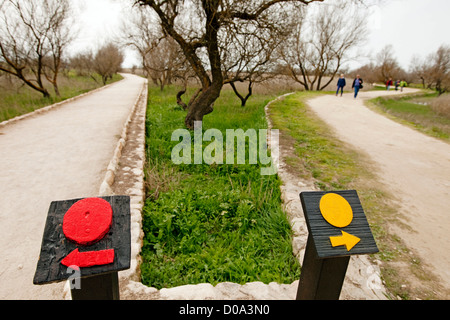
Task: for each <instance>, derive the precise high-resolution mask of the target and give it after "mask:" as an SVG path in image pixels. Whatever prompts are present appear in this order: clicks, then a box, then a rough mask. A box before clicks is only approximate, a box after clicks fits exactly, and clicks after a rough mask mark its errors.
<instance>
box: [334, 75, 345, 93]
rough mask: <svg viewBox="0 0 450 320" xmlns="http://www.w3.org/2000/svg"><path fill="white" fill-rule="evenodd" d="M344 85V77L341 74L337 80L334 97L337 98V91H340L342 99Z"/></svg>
mask: <svg viewBox="0 0 450 320" xmlns="http://www.w3.org/2000/svg"><path fill="white" fill-rule="evenodd" d="M346 85H347V83H346V82H345V77H344V75H343V74H341V77H340V78H339V80H338V82H337V91H336V97H337V96H338V93H339V90H341V97H342V94H343V93H344V87H345V86H346Z"/></svg>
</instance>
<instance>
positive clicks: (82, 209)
mask: <svg viewBox="0 0 450 320" xmlns="http://www.w3.org/2000/svg"><path fill="white" fill-rule="evenodd" d="M111 224H112V208H111V205H110V204H109V202H108V201H106V200H103V199H100V198H86V199H82V200H79V201H77V202H75V203H74V204H73V205H72V206H71V207H70V208H69V210H67V212H66V214H65V215H64V219H63V232H64V235H65V236H66V238H67V239H69V240H71V241H73V242H75V243H78V244H81V245H91V244H93V243H95V242H97V241H99V240H100V239H102V238H103V237H104V236H105V234H106V233H107V232H108V231H109V229H110V228H111Z"/></svg>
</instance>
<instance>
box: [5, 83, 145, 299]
mask: <svg viewBox="0 0 450 320" xmlns="http://www.w3.org/2000/svg"><path fill="white" fill-rule="evenodd" d="M123 76H124V80H122V81H119V82H116V83H113V84H112V85H110V86H107V87H105V88H103V89H101V90H97V91H96V92H94V93H92V94H88V95H85V96H83V97H81V98H79V99H74V100H73V101H70V102H67V103H64V104H63V105H61V106H59V107H58V108H54V109H51V110H49V111H46V112H44V113H37V114H35V115H32V116H29V117H25V118H23V119H21V120H19V121H12V122H10V123H8V124H6V125H1V126H0V168H1V171H0V194H1V201H0V256H1V258H0V299H62V298H63V287H64V283H65V282H61V283H56V284H48V285H42V286H37V285H33V276H34V272H35V269H36V263H37V260H38V257H39V252H40V246H41V241H42V234H43V231H44V226H45V220H46V217H47V212H48V208H49V205H50V203H51V201H55V200H65V199H73V198H80V197H90V196H98V195H99V189H100V185H101V183H102V181H103V179H104V178H105V174H106V170H107V167H108V165H109V163H110V160H111V158H112V157H113V154H114V151H115V148H116V145H117V143H118V141H119V139H120V138H121V133H122V130H123V126H124V123H125V122H126V121H127V119H128V117H129V114H130V112H131V111H132V109H133V106H134V104H135V101H136V99H137V97H138V96H139V94H140V93H141V90H142V86H143V83H144V82H145V79H143V78H141V77H138V76H133V75H129V74H123Z"/></svg>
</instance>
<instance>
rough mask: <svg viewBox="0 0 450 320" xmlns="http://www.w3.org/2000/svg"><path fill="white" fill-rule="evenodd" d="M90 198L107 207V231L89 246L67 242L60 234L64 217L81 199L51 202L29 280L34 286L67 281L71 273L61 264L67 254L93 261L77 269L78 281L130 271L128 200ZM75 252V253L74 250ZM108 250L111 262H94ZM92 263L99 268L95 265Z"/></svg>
mask: <svg viewBox="0 0 450 320" xmlns="http://www.w3.org/2000/svg"><path fill="white" fill-rule="evenodd" d="M91 199H103V200H106V201H107V202H108V203H109V204H110V208H111V209H112V222H111V224H110V226H109V227H108V230H107V232H106V233H105V234H102V235H101V236H100V237H99V238H100V239H99V240H98V241H97V242H95V243H93V244H90V243H87V244H79V243H76V242H73V241H70V239H68V238H67V237H66V235H65V234H64V232H63V219H64V215H65V214H66V213H67V212H68V210H69V209H70V208H71V207H72V206H73V205H74V204H75V203H77V202H78V201H80V200H83V199H72V200H64V201H53V202H52V203H51V204H50V208H49V211H48V216H47V221H46V224H45V229H44V235H43V238H42V245H41V252H40V256H39V260H38V263H37V268H36V273H35V276H34V279H33V283H34V284H46V283H51V282H59V281H63V280H66V279H68V278H70V277H71V275H72V274H73V270H69V267H68V266H65V265H64V264H63V263H61V262H62V261H63V259H65V258H67V256H68V255H69V254H72V255H74V254H75V253H77V254H78V255H79V256H83V255H84V256H89V258H91V260H90V261H91V263H92V261H94V262H93V263H94V265H92V266H87V267H80V268H79V272H80V277H82V278H84V277H89V276H93V275H100V274H106V273H111V272H117V271H121V270H125V269H129V268H130V259H131V233H130V197H128V196H107V197H99V198H91ZM66 233H67V231H66ZM77 249H78V251H76V250H77ZM111 251H113V252H114V256H113V258H112V257H111V256H108V257H107V258H108V259H111V261H107V262H106V263H105V262H102V263H100V262H99V260H98V259H100V258H98V259H97V257H95V255H96V254H98V253H99V252H100V253H104V252H111ZM92 257H94V258H92ZM96 259H97V260H96ZM96 263H99V265H95V264H96Z"/></svg>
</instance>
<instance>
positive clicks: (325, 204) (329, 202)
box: [320, 193, 353, 228]
mask: <svg viewBox="0 0 450 320" xmlns="http://www.w3.org/2000/svg"><path fill="white" fill-rule="evenodd" d="M320 212H321V213H322V216H323V217H324V219H325V220H326V221H327V222H328V223H329V224H331V225H333V226H335V227H338V228H343V227H346V226H348V225H349V224H350V223H351V222H352V220H353V210H352V207H351V206H350V203H348V201H347V200H345V198H344V197H342V196H340V195H338V194H336V193H327V194H325V195H324V196H323V197H322V198H321V199H320Z"/></svg>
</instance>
